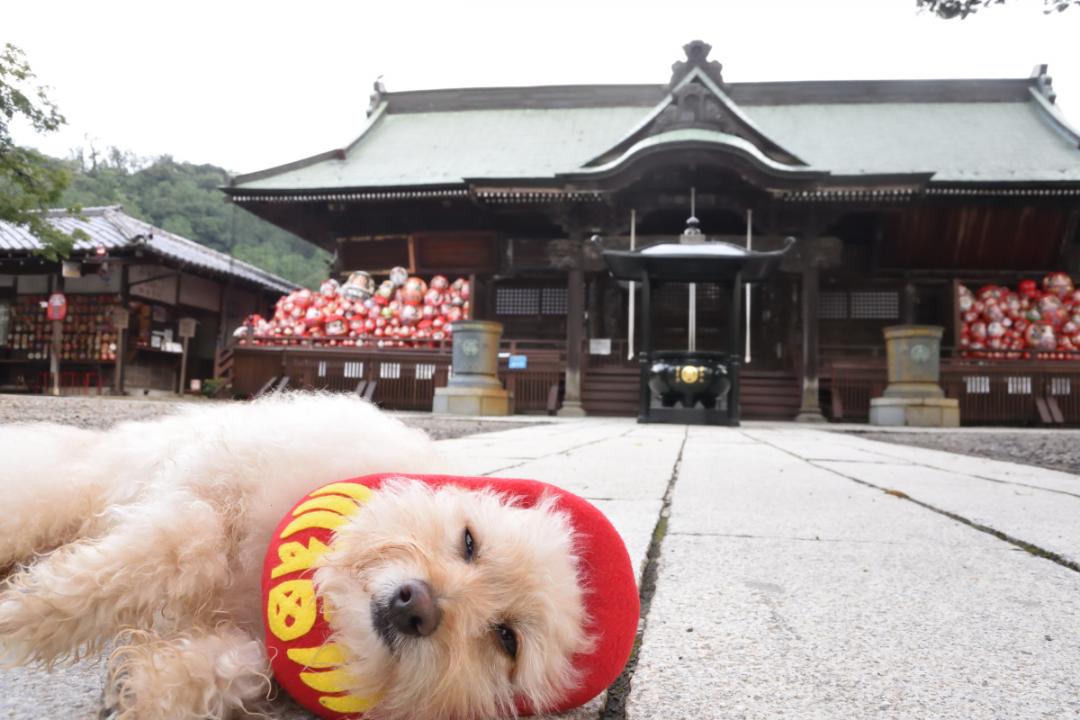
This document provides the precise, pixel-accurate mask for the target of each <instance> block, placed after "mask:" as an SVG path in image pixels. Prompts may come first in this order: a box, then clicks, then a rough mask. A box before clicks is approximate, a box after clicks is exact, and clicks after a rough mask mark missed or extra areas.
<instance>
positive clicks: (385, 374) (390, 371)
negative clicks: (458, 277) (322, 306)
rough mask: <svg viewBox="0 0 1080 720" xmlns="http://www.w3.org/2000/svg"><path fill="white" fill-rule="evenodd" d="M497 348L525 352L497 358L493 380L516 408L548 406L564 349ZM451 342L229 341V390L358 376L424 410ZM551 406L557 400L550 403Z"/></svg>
mask: <svg viewBox="0 0 1080 720" xmlns="http://www.w3.org/2000/svg"><path fill="white" fill-rule="evenodd" d="M500 352H501V354H503V355H508V354H521V355H525V356H526V357H527V365H526V367H525V368H524V369H520V370H517V369H515V370H511V369H509V358H508V357H501V358H500V360H499V379H500V380H501V381H502V383H503V385H504V386H505V387H506V389H507V390H508V391H509V392H511V393H513V396H514V407H515V410H516V411H517V412H542V411H547V410H550V409H554V408H552V407H551V399H552V388H553V386H554V387H555V388H556V395H557V389H558V387H559V385H560V383H561V380H562V376H563V372H564V368H565V351H564V350H563V349H562V348H560V347H559V346H558V344H551V343H546V341H530V340H514V341H506V342H504V343H503V344H502V345H501V346H500ZM450 365H451V354H450V347H449V346H444V347H441V348H366V347H365V348H357V347H346V348H343V347H315V346H309V345H308V346H290V347H279V346H270V345H253V344H244V345H237V346H234V347H233V355H232V366H233V391H234V393H235V394H236V395H240V396H245V397H250V396H254V395H256V394H257V393H258V392H259V391H260V390H261V389H262V388H263V387H265V386H266V383H267V382H268V381H270V380H273V379H274V378H286V377H287V378H288V387H289V388H290V389H305V390H327V391H330V392H355V391H356V388H357V386H358V385H359V384H360V383H361V382H365V383H371V382H374V383H375V384H376V385H375V387H376V389H375V393H374V396H373V398H372V399H373V400H374V402H376V403H378V404H379V405H380V406H382V407H384V408H387V409H394V410H430V409H431V405H432V400H433V398H434V395H435V388H439V387H444V386H445V385H446V383H447V382H448V380H449V377H450V372H451V370H450ZM556 407H557V405H556Z"/></svg>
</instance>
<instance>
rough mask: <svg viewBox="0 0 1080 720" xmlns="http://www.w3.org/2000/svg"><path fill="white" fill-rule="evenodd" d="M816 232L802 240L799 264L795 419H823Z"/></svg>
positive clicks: (819, 294) (819, 293) (816, 420)
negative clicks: (798, 385)
mask: <svg viewBox="0 0 1080 720" xmlns="http://www.w3.org/2000/svg"><path fill="white" fill-rule="evenodd" d="M816 234H817V233H816V232H811V233H808V234H807V237H805V238H804V239H803V266H802V360H803V363H802V364H803V371H802V403H801V405H800V407H799V414H798V415H797V416H796V417H795V420H796V421H798V422H810V423H816V422H825V416H824V415H822V414H821V401H820V399H819V397H818V324H819V320H818V304H819V302H820V296H821V292H820V287H819V284H820V283H819V281H820V275H821V270H820V268H818V263H817V248H816V247H815V246H816V242H815V241H816V240H817V238H816V237H815V236H816Z"/></svg>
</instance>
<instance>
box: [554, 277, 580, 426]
mask: <svg viewBox="0 0 1080 720" xmlns="http://www.w3.org/2000/svg"><path fill="white" fill-rule="evenodd" d="M584 329H585V271H584V270H583V269H582V267H581V262H580V261H578V262H575V263H574V264H573V265H571V267H570V269H569V270H568V271H567V278H566V394H565V395H564V397H563V404H562V407H561V408H560V409H559V415H560V416H561V417H583V416H584V415H585V408H583V407H582V405H581V343H582V339H583V337H584Z"/></svg>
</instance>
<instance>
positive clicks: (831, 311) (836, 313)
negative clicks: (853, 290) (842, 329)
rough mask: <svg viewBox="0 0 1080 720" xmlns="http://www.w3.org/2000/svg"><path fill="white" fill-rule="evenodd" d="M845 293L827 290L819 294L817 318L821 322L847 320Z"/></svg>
mask: <svg viewBox="0 0 1080 720" xmlns="http://www.w3.org/2000/svg"><path fill="white" fill-rule="evenodd" d="M847 306H848V302H847V293H846V292H843V291H839V290H827V291H825V292H823V293H821V304H820V305H818V318H820V319H822V320H847V316H848V311H847Z"/></svg>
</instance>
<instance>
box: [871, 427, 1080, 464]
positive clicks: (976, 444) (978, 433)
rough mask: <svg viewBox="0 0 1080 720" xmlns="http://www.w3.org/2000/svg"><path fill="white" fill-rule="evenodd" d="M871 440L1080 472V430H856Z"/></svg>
mask: <svg viewBox="0 0 1080 720" xmlns="http://www.w3.org/2000/svg"><path fill="white" fill-rule="evenodd" d="M854 434H856V435H858V436H859V437H863V438H866V439H868V440H880V441H882V442H889V443H895V444H897V445H915V446H918V447H924V448H930V449H933V450H945V451H947V452H952V453H960V454H963V455H974V456H975V457H981V458H990V459H992V460H1005V461H1007V462H1015V463H1023V464H1025V465H1036V466H1038V467H1044V468H1048V469H1051V470H1062V471H1064V472H1069V473H1073V474H1076V475H1080V430H1026V429H1025V430H1019V429H1001V430H961V431H958V432H950V431H948V430H938V431H933V432H857V433H854Z"/></svg>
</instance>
